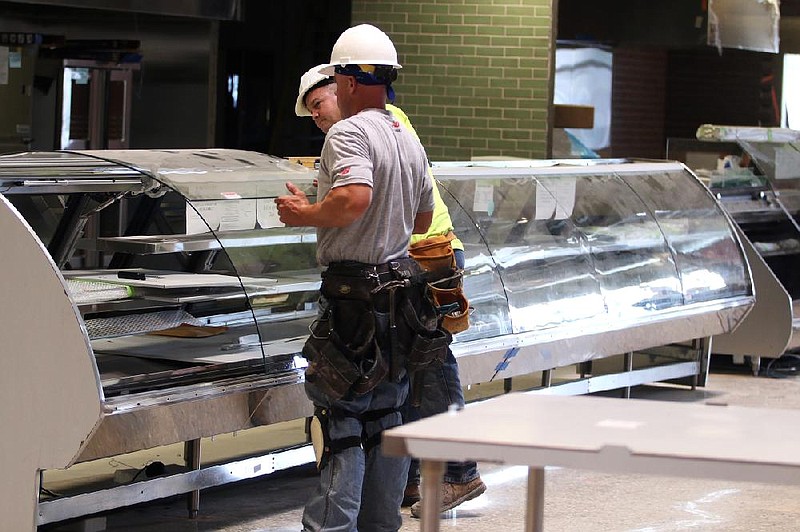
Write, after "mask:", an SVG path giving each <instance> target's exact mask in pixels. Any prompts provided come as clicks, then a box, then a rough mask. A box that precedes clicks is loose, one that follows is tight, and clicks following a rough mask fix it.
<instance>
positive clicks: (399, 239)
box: [317, 109, 433, 266]
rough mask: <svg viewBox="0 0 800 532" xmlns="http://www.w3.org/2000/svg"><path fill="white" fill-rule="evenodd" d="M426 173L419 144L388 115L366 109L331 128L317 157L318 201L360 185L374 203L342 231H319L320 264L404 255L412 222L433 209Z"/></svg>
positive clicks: (370, 261)
mask: <svg viewBox="0 0 800 532" xmlns="http://www.w3.org/2000/svg"><path fill="white" fill-rule="evenodd" d="M427 170H428V159H427V156H426V155H425V150H424V149H423V147H422V145H421V144H420V143H419V141H418V140H417V139H416V138H414V136H413V135H411V134H410V133H409V132H408V131H407V130H406V129H405V128H403V127H402V126H401V125H400V123H399V122H397V120H395V118H394V117H393V116H392V115H391V114H390V113H389V112H388V111H385V110H382V109H366V110H364V111H361V112H360V113H358V114H357V115H355V116H352V117H350V118H347V119H345V120H341V121H340V122H337V123H336V124H334V126H333V127H332V128H331V129H330V130H329V131H328V135H327V136H326V137H325V145H324V146H323V147H322V155H321V156H320V168H319V188H318V190H317V198H318V201H322V199H323V198H324V197H325V196H326V195H327V194H328V192H329V191H330V189H331V188H334V187H340V186H344V185H351V184H355V183H358V184H366V185H369V186H370V187H372V202H371V203H370V205H369V207H368V208H367V210H366V212H364V214H363V215H361V217H359V218H358V219H357V220H355V221H354V222H353V223H351V224H350V225H348V226H346V227H320V228H317V260H318V261H319V263H320V264H321V265H322V266H327V265H328V264H330V263H331V262H336V261H343V260H353V261H358V262H364V263H367V264H383V263H385V262H388V261H390V260H393V259H396V258H399V257H405V256H408V251H407V249H408V240H409V238H410V237H411V231H412V230H413V228H414V218H415V217H416V215H417V213H418V212H428V211H432V210H433V189H432V185H431V180H430V179H429V178H428V174H427Z"/></svg>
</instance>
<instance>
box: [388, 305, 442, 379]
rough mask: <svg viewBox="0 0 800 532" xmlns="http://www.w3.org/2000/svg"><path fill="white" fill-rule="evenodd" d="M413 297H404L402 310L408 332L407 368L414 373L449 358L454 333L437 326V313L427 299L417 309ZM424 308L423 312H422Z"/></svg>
mask: <svg viewBox="0 0 800 532" xmlns="http://www.w3.org/2000/svg"><path fill="white" fill-rule="evenodd" d="M412 301H413V300H411V299H409V298H403V301H402V303H401V308H400V311H401V313H402V316H403V320H402V321H403V322H404V323H405V325H406V327H407V330H408V333H407V335H406V341H407V342H408V343H407V345H406V349H405V350H404V351H405V353H406V370H407V371H408V372H409V373H414V372H417V371H420V370H423V369H426V368H427V367H429V366H431V365H437V364H441V363H443V362H444V361H445V359H446V358H447V346H449V345H450V342H452V340H453V335H451V334H450V333H449V332H448V331H446V330H444V329H441V328H439V327H437V325H436V321H437V320H436V314H435V312H434V310H433V309H432V308H425V307H429V304H426V303H427V301H425V302H423V303H422V304H421V305H420V306H421V307H422V308H421V309H420V308H419V307H420V306H418V307H417V308H416V309H415V308H414V307H415V306H414V305H413V304H412ZM420 310H422V312H420Z"/></svg>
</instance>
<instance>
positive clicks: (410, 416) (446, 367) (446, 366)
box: [403, 249, 478, 484]
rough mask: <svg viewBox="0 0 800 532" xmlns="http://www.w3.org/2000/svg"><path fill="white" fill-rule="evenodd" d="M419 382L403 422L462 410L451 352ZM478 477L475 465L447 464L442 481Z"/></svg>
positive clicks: (414, 475)
mask: <svg viewBox="0 0 800 532" xmlns="http://www.w3.org/2000/svg"><path fill="white" fill-rule="evenodd" d="M454 251H455V259H456V266H457V267H458V268H459V269H464V251H463V250H460V249H456V250H454ZM417 378H422V379H423V381H422V382H423V384H422V387H423V391H422V397H421V400H422V401H421V404H420V406H419V407H416V408H415V407H412V406H411V405H409V404H408V403H406V405H405V406H404V407H403V420H404V422H406V423H408V422H411V421H417V420H419V419H422V418H424V417H428V416H432V415H434V414H441V413H442V412H447V409H448V408H449V407H450V405H453V404H454V405H456V406H457V407H458V408H463V407H464V391H463V390H462V388H461V379H459V377H458V362H456V357H455V356H453V352H452V351H450V349H448V350H447V359H446V360H445V361H444V363H443V364H442V365H441V366H440V367H437V368H431V369H428V370H425V371H423V372H422V373H420V374H418V376H417ZM477 477H478V464H476V463H475V462H447V469H446V470H445V473H444V481H445V482H451V483H456V484H464V483H466V482H469V481H471V480H473V479H475V478H477ZM407 484H419V460H417V459H412V460H411V464H410V465H409V468H408V479H407Z"/></svg>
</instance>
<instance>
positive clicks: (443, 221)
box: [386, 104, 464, 250]
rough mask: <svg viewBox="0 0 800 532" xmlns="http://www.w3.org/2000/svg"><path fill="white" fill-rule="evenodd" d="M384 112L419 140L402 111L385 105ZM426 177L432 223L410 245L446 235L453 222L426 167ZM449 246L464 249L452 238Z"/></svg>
mask: <svg viewBox="0 0 800 532" xmlns="http://www.w3.org/2000/svg"><path fill="white" fill-rule="evenodd" d="M386 110H387V111H389V112H390V113H392V115H393V116H394V117H395V118H396V119H397V121H398V122H400V123H401V124H403V127H405V128H406V129H408V130H409V131H410V132H411V133H412V134H413V135H414V137H416V139H417V140H419V136H418V135H417V132H416V131H414V126H412V125H411V120H409V119H408V116H407V115H406V114H405V113H404V112H403V110H402V109H400V108H399V107H395V106H394V105H391V104H387V105H386ZM428 175H429V176H430V177H431V182H432V183H433V203H434V207H433V221H431V226H430V227H429V228H428V232H427V233H425V234H419V235H411V244H413V243H415V242H419V241H420V240H424V239H426V238H428V237H430V236H435V235H446V234H447V233H449V232H450V231H452V230H453V221H452V220H451V219H450V211H448V210H447V205H445V203H444V201H443V200H442V196H441V195H440V194H439V187H438V184H437V183H436V179H434V178H433V172H431V169H430V167H428ZM450 245H452V246H453V249H462V250H463V249H464V244H462V243H461V241H460V240H459V239H458V238H454V239H453V240H452V241H451V242H450Z"/></svg>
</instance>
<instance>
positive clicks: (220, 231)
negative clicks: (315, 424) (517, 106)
mask: <svg viewBox="0 0 800 532" xmlns="http://www.w3.org/2000/svg"><path fill="white" fill-rule="evenodd" d="M434 172H435V175H436V178H437V179H438V180H439V183H440V190H441V192H442V196H443V198H444V200H445V202H446V203H447V204H448V207H449V209H450V213H451V216H452V218H453V221H454V225H455V229H456V232H457V234H458V236H459V238H460V239H461V240H462V241H463V242H464V245H465V251H466V269H465V278H464V279H465V282H464V286H465V290H466V293H467V296H468V298H469V300H470V302H471V306H472V307H473V310H472V313H471V316H470V321H471V324H472V325H471V327H470V328H469V329H468V330H467V331H464V332H462V333H459V334H458V335H456V337H455V342H454V343H453V351H454V353H455V354H456V356H457V358H458V361H459V365H460V368H461V378H462V384H464V385H470V384H478V383H490V382H492V381H501V380H502V381H503V382H507V381H510V379H512V378H515V377H518V376H522V375H528V374H532V373H536V372H544V373H543V375H550V373H549V372H550V371H551V370H553V369H555V368H563V367H567V366H570V365H573V364H578V363H590V362H593V361H599V360H600V359H608V358H610V357H613V356H617V355H620V356H624V357H625V368H622V369H625V370H626V371H624V372H619V371H618V372H616V373H617V374H615V375H600V374H594V373H593V372H589V373H590V374H591V377H589V378H586V379H581V380H577V381H575V382H573V383H572V384H571V385H564V386H559V387H553V388H550V389H549V390H548V391H552V392H553V393H580V392H586V391H595V390H598V389H606V388H615V387H625V386H630V385H632V384H637V383H641V382H651V381H657V380H665V379H675V378H680V377H690V378H692V379H693V382H694V383H695V384H697V383H700V384H702V382H703V380H704V378H705V373H706V371H707V362H708V349H707V347H708V342H707V339H708V338H709V337H711V336H713V335H717V334H721V333H727V332H730V331H732V330H734V329H735V328H736V326H737V325H738V324H739V323H740V322H741V321H742V319H743V318H744V317H745V316H746V314H747V313H748V311H750V309H751V308H752V307H753V305H754V302H755V297H754V290H753V284H752V278H751V272H750V268H749V266H748V262H747V260H746V257H745V251H744V249H743V247H742V243H741V242H740V240H739V238H738V236H737V234H736V231H735V229H734V227H733V225H732V224H731V222H730V220H729V219H728V218H727V217H726V216H725V214H724V213H723V212H722V210H721V209H720V207H719V205H718V204H717V202H716V201H715V199H714V198H713V196H712V195H711V194H709V193H708V191H707V190H706V189H705V188H704V187H703V186H702V185H701V184H700V183H699V182H698V181H697V180H696V178H695V177H694V176H693V175H692V174H691V173H690V172H689V171H687V170H686V168H685V167H684V166H682V165H680V164H676V163H636V164H623V163H616V164H596V165H582V166H574V165H573V166H564V165H556V164H555V163H554V162H547V163H540V164H538V165H537V167H531V168H525V167H518V168H489V167H485V166H484V167H472V166H469V165H459V164H450V165H439V166H436V167H435V169H434ZM314 177H315V172H313V171H311V170H307V169H304V168H303V167H301V166H299V165H293V164H290V163H288V162H287V161H284V160H281V159H277V158H274V157H270V156H266V155H261V154H256V153H248V152H240V151H234V150H152V151H98V152H91V151H90V152H73V153H70V152H57V153H27V154H19V155H15V156H5V157H0V193H1V195H0V227H2V230H3V234H4V242H5V244H6V246H7V252H6V253H5V254H4V259H3V260H2V262H0V265H1V266H0V273H2V275H3V277H4V278H5V279H7V280H13V281H12V282H6V283H3V286H2V288H0V302H1V303H0V308H1V309H2V311H0V312H2V319H0V328H2V334H3V336H4V338H6V342H7V343H6V346H7V347H6V350H5V353H4V354H3V356H2V357H0V360H2V362H0V364H2V366H0V369H2V370H3V374H4V375H5V377H4V378H5V379H7V380H8V381H9V383H10V384H11V385H9V386H3V387H0V389H2V392H0V393H2V394H3V395H2V399H3V401H2V407H0V408H1V410H0V411H2V415H3V425H4V427H6V428H7V429H9V430H10V433H11V434H15V435H18V437H15V438H13V439H11V441H10V448H9V449H8V451H7V452H6V453H4V456H5V458H4V460H3V463H4V465H6V466H7V467H8V468H9V469H8V470H9V471H11V473H10V474H8V475H6V476H5V477H4V480H3V481H2V484H1V485H0V486H2V493H0V495H2V496H0V501H2V503H0V504H2V505H3V507H2V508H0V511H1V512H2V514H3V515H8V516H10V517H9V519H11V520H13V521H11V522H13V523H15V524H16V525H17V526H16V527H15V529H20V530H22V529H25V528H30V527H32V526H33V524H34V523H33V522H32V521H31V519H32V516H34V515H36V516H37V517H36V518H35V521H36V522H38V523H39V524H42V523H47V522H52V521H58V520H62V519H66V518H69V517H74V516H77V515H84V514H86V513H90V512H97V511H102V510H105V509H108V508H110V507H113V505H117V506H119V505H122V504H132V503H135V502H141V501H142V500H147V499H148V498H156V497H164V496H167V495H173V494H176V493H183V492H186V491H189V490H192V489H198V488H201V487H207V486H210V485H215V483H220V482H226V481H228V480H230V479H231V478H232V477H233V476H236V477H237V478H246V477H247V476H255V475H257V474H263V471H261V472H258V470H259V468H261V463H259V464H258V465H256V466H255V467H253V465H252V464H248V465H247V467H249V472H247V473H237V475H231V474H230V473H225V474H223V473H222V472H220V471H216V470H211V471H209V470H204V469H200V468H199V462H198V461H197V460H196V452H199V449H197V448H194V447H191V446H189V447H188V455H189V456H188V457H187V461H188V459H189V458H192V460H191V462H190V463H188V464H187V465H188V466H190V467H189V468H188V470H187V472H186V473H184V474H182V476H179V478H177V480H176V479H174V478H165V479H156V480H151V481H148V482H152V483H158V482H159V480H163V481H162V482H160V483H158V484H148V486H156V485H158V486H160V487H159V488H158V489H156V488H155V487H154V488H152V489H148V490H144V489H139V488H138V487H137V486H135V485H134V486H122V487H120V488H115V489H116V490H117V492H116V493H117V495H116V496H113V497H112V496H110V492H109V491H108V490H106V491H104V492H103V493H101V494H99V495H98V494H95V495H91V494H90V495H89V496H87V497H83V498H80V499H79V500H78V499H77V498H70V497H67V498H60V499H54V500H42V501H38V505H37V500H36V497H35V494H36V493H37V487H39V486H38V480H37V475H36V471H39V470H43V469H51V468H62V467H67V466H70V465H72V464H75V463H77V462H82V461H87V460H93V459H96V458H100V457H107V456H114V455H118V454H120V453H125V452H129V451H134V450H139V449H148V448H152V447H155V446H157V445H164V444H169V443H178V442H191V443H192V445H198V443H197V442H199V438H201V437H203V436H210V435H214V434H222V433H227V432H232V431H237V430H242V429H246V428H250V427H255V426H257V425H263V424H270V423H273V422H276V421H282V420H289V419H297V418H302V417H304V416H306V415H308V414H309V413H310V412H311V409H310V404H309V403H308V402H307V400H306V398H305V396H304V393H303V390H302V378H303V365H304V364H303V360H302V358H301V357H299V356H298V355H299V352H300V348H301V346H302V343H303V341H304V339H305V337H306V335H307V326H308V325H309V323H310V322H311V321H312V319H313V317H314V316H315V314H316V297H317V290H318V286H319V284H318V283H319V271H318V269H317V266H316V263H315V232H314V231H313V229H310V228H299V229H294V228H285V227H283V226H282V225H281V224H280V222H279V221H278V219H277V216H276V213H275V211H274V201H273V200H274V198H275V197H276V196H278V195H281V194H283V193H284V190H285V182H286V181H293V182H294V183H295V184H297V185H298V186H300V187H301V188H303V189H304V190H306V192H307V193H308V194H310V195H311V196H312V199H313V194H314V187H313V179H314ZM23 279H24V280H26V281H27V282H23V281H22V280H23ZM687 343H689V344H690V345H691V348H690V349H685V348H683V346H684V345H685V344H687ZM674 345H678V346H679V347H681V348H680V349H677V348H676V349H672V347H673V346H674ZM10 346H13V348H12V347H10ZM634 353H638V355H634ZM634 356H638V357H639V362H638V365H639V367H637V368H634ZM543 384H545V385H548V384H551V381H550V380H549V379H548V380H547V381H545V379H544V378H543ZM23 410H24V411H25V412H26V415H25V416H19V415H16V414H17V413H18V412H20V411H23ZM44 433H47V434H49V436H48V437H47V438H43V437H40V436H38V435H40V434H44ZM31 441H35V442H36V444H35V445H34V446H31ZM293 451H294V450H291V449H290V450H287V453H291V452H293ZM283 456H284V459H283V460H282V461H281V464H282V465H281V466H277V465H275V463H274V462H273V465H272V466H270V467H272V468H275V467H282V466H286V465H292V464H293V463H296V462H298V461H303V460H308V459H309V458H308V456H309V455H308V454H284V455H283ZM9 462H13V464H11V463H9ZM247 467H246V468H247ZM215 475H217V476H215ZM145 491H146V492H145Z"/></svg>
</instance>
